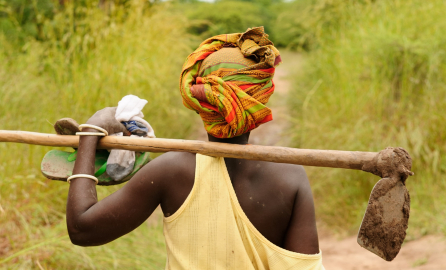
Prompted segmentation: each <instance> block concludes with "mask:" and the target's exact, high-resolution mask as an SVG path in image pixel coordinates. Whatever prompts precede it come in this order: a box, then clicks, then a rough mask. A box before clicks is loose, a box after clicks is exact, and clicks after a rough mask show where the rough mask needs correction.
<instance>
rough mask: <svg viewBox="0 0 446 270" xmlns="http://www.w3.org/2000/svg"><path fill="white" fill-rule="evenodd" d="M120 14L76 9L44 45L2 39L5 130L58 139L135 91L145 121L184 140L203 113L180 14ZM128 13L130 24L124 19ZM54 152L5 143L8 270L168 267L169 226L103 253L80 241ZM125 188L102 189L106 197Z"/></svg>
mask: <svg viewBox="0 0 446 270" xmlns="http://www.w3.org/2000/svg"><path fill="white" fill-rule="evenodd" d="M132 3H133V4H135V6H132V7H131V8H129V9H128V10H127V11H126V12H124V11H123V10H120V9H119V7H116V9H114V10H112V11H113V14H112V15H110V13H107V12H104V11H102V10H100V9H97V8H92V9H85V8H79V9H78V10H76V12H78V13H79V14H81V15H78V16H73V12H72V11H73V7H72V6H68V7H67V8H66V9H65V11H63V10H62V11H60V12H58V13H56V14H55V16H54V18H53V19H51V20H50V19H48V20H45V21H44V26H43V28H42V29H43V30H44V32H43V33H42V35H43V36H44V38H43V41H37V40H35V39H33V38H28V39H27V40H26V42H25V43H20V42H14V41H13V40H10V39H9V38H8V37H7V36H4V35H1V34H0V44H2V45H1V46H0V100H1V102H2V105H1V109H0V129H10V130H27V131H36V132H48V133H53V132H54V131H53V129H52V124H53V123H54V122H55V121H56V120H57V119H58V118H62V117H72V118H74V119H76V120H77V121H78V122H79V123H83V122H85V121H86V120H87V119H88V117H89V116H91V115H92V114H93V113H94V112H95V111H97V110H99V109H101V108H103V107H105V106H113V105H117V102H118V101H119V100H120V99H121V98H122V97H123V96H124V95H127V94H134V95H138V96H139V97H141V98H145V99H147V100H148V104H147V105H146V107H145V108H144V111H143V112H144V114H145V118H146V119H147V120H148V121H149V122H150V123H151V124H152V126H153V127H154V129H155V132H156V135H157V136H158V137H167V138H184V137H186V136H187V135H188V134H189V133H190V132H191V130H192V127H193V124H194V122H193V121H192V120H193V119H194V117H196V116H195V114H194V113H192V112H191V111H189V110H187V109H186V108H184V106H183V105H182V103H181V97H180V93H179V90H178V78H179V74H180V71H181V65H182V63H183V60H184V59H185V57H186V56H187V55H188V53H189V52H190V51H191V50H192V49H191V48H190V46H189V41H190V37H189V36H188V34H186V33H185V32H184V30H183V29H184V28H183V27H182V26H183V25H184V24H185V23H186V22H185V20H184V18H183V17H182V16H181V14H173V13H171V12H169V13H167V12H166V11H165V9H164V8H163V7H150V8H147V7H145V6H143V5H142V4H141V5H139V4H140V3H142V2H138V1H135V2H132ZM124 17H125V18H124ZM50 149H51V148H49V147H41V146H31V145H20V144H5V143H1V144H0V268H1V269H162V268H163V267H164V264H165V248H164V240H163V236H162V228H161V227H160V226H151V225H149V224H148V223H144V224H143V225H141V226H140V227H139V228H138V229H136V230H135V231H133V232H132V233H130V234H128V235H126V236H124V237H122V238H120V239H118V240H116V241H114V242H112V243H110V244H107V245H104V246H101V247H92V248H82V247H77V246H74V245H72V244H71V242H70V240H69V239H68V236H67V231H66V225H65V205H66V197H67V192H68V185H67V184H66V183H63V182H52V181H50V180H47V179H45V178H44V177H43V176H42V175H41V173H40V171H39V168H40V161H41V159H42V157H43V155H44V154H45V152H46V151H48V150H50ZM118 188H119V187H99V188H98V194H99V198H103V197H105V196H106V195H108V194H111V193H112V192H113V191H115V190H117V189H118Z"/></svg>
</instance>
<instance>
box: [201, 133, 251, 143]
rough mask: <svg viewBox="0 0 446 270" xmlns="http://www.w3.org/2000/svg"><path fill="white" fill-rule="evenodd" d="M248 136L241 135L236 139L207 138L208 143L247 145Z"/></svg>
mask: <svg viewBox="0 0 446 270" xmlns="http://www.w3.org/2000/svg"><path fill="white" fill-rule="evenodd" d="M249 134H250V133H249V132H248V133H245V134H242V135H240V136H237V137H233V138H225V139H221V138H215V137H214V136H212V135H210V134H208V138H209V141H210V142H220V143H231V144H248V140H249Z"/></svg>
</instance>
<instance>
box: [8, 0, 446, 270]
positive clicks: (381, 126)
mask: <svg viewBox="0 0 446 270" xmlns="http://www.w3.org/2000/svg"><path fill="white" fill-rule="evenodd" d="M445 13H446V3H445V2H444V1H442V0H430V1H423V0H405V1H403V0H389V1H379V0H374V1H372V0H370V1H368V0H360V1H357V0H356V1H353V0H347V1H346V0H296V1H280V0H261V1H226V0H221V1H215V2H199V1H143V0H99V1H98V0H80V1H74V0H58V1H56V0H32V1H29V0H0V101H1V106H0V129H11V130H30V131H38V132H48V133H51V132H53V131H52V123H54V122H55V121H56V120H57V119H58V118H61V117H68V116H70V117H74V118H76V119H77V120H78V121H79V122H83V121H85V120H86V119H87V118H88V117H89V116H90V115H92V114H93V113H94V112H95V111H96V110H98V109H100V108H102V107H104V106H109V105H110V104H117V102H118V101H119V100H120V98H121V97H122V96H124V95H126V94H130V93H132V94H136V95H139V96H141V97H143V98H145V99H147V100H148V101H149V104H148V105H147V106H146V107H145V109H144V114H145V115H146V118H147V119H149V121H150V123H151V124H152V125H153V126H154V128H155V130H156V131H157V135H158V136H159V137H167V138H187V137H189V136H191V132H192V131H193V129H194V125H195V124H196V122H195V120H194V119H195V114H194V113H193V112H191V111H189V110H187V109H186V108H184V107H183V106H182V104H181V100H180V98H179V95H178V89H177V87H178V86H177V84H178V77H179V73H180V70H181V65H182V62H183V60H184V58H185V57H186V56H187V55H188V53H190V52H191V51H192V50H193V49H194V48H195V47H196V46H197V45H198V44H199V42H200V41H201V40H203V39H204V38H207V37H209V36H212V35H215V34H220V33H228V32H243V31H245V30H246V29H247V28H248V27H253V26H259V25H264V26H265V28H266V30H267V32H268V33H269V34H270V36H271V39H272V40H273V41H274V42H275V44H276V45H277V46H279V47H280V48H282V49H286V50H292V51H296V52H298V53H300V54H302V55H303V58H304V59H305V63H304V68H303V70H302V71H301V72H299V73H297V72H296V76H295V78H294V81H295V82H294V86H295V87H293V89H292V91H291V93H290V98H289V102H288V105H289V106H288V108H287V110H288V111H289V115H290V119H289V121H291V122H292V123H293V124H292V125H291V126H292V128H290V130H288V134H290V136H292V138H293V139H292V146H294V147H301V148H319V149H342V150H358V151H361V150H362V151H365V150H366V151H379V150H381V149H383V148H385V147H387V146H402V147H404V148H406V149H407V150H408V151H409V153H411V155H412V157H413V159H414V164H413V171H415V173H416V175H415V177H411V178H410V179H409V180H408V181H407V186H408V188H409V190H410V192H411V198H412V209H411V210H412V212H411V219H410V224H409V231H408V233H409V234H408V238H407V240H409V241H410V240H411V239H416V238H418V237H420V236H422V235H425V234H438V233H441V234H445V233H446V218H445V217H446V191H445V190H446V181H445V176H446V143H445V140H446V132H445V122H446V113H445V109H444V108H445V107H446V79H445V78H446V52H445V48H446V20H444V14H445ZM284 61H286V59H284ZM48 150H50V148H48V147H40V146H39V147H38V146H30V145H18V144H4V143H3V144H0V268H1V269H163V267H164V263H165V247H164V240H163V236H162V227H161V224H155V225H153V224H149V223H147V224H143V225H141V226H140V227H139V228H138V229H136V230H135V231H133V232H132V233H130V234H128V235H126V236H124V237H122V238H120V239H118V240H116V241H114V242H112V243H110V244H107V245H104V246H100V247H89V248H82V247H77V246H74V245H72V244H71V242H70V241H69V238H68V236H67V232H66V227H65V202H66V196H67V189H68V186H67V185H66V184H65V183H63V182H52V181H50V180H47V179H45V178H44V177H43V176H41V174H40V172H39V166H40V160H41V158H42V157H43V155H44V154H45V152H46V151H48ZM67 150H68V149H67ZM307 172H308V174H309V176H310V179H312V186H313V191H314V196H315V200H316V206H317V208H316V209H317V216H318V220H319V224H323V225H324V227H326V228H328V229H329V230H331V231H332V232H336V233H340V234H352V233H355V230H356V229H357V228H358V226H359V223H360V222H361V219H362V215H363V211H364V209H365V207H366V204H367V200H368V196H369V194H370V190H371V189H372V187H373V185H374V183H375V182H376V180H377V179H376V177H374V176H368V175H366V174H363V173H358V172H349V171H346V170H335V169H313V168H307ZM117 188H119V187H101V188H99V189H98V191H99V196H100V198H103V197H104V196H107V195H108V194H110V193H112V192H113V191H115V190H116V189H117Z"/></svg>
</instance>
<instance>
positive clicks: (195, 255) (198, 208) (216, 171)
mask: <svg viewBox="0 0 446 270" xmlns="http://www.w3.org/2000/svg"><path fill="white" fill-rule="evenodd" d="M164 236H165V239H166V246H167V263H166V269H169V270H182V269H190V270H207V269H211V270H214V269H216V270H220V269H222V270H223V269H234V270H245V269H260V270H267V269H270V270H285V269H296V270H310V269H311V270H316V269H317V270H321V269H322V270H323V269H324V267H323V266H322V254H321V253H319V254H315V255H307V254H300V253H295V252H292V251H289V250H286V249H283V248H280V247H278V246H276V245H274V244H273V243H271V242H270V241H269V240H267V239H266V238H265V237H264V236H263V235H262V234H260V232H259V231H258V230H257V229H256V228H255V227H254V225H252V223H251V222H250V221H249V219H248V217H247V216H246V215H245V213H244V212H243V210H242V208H241V207H240V204H239V203H238V200H237V197H236V194H235V191H234V189H233V187H232V183H231V180H230V179H229V174H228V171H227V169H226V164H225V162H224V159H223V158H215V157H209V156H203V155H199V154H197V165H196V169H195V182H194V186H193V188H192V191H191V192H190V194H189V196H188V197H187V199H186V200H185V201H184V203H183V205H182V206H181V207H180V208H179V209H178V211H177V212H175V214H173V215H172V216H169V217H166V218H164Z"/></svg>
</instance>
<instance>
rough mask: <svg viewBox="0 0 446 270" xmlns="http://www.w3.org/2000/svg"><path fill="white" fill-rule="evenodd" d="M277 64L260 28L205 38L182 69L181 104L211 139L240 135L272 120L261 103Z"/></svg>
mask: <svg viewBox="0 0 446 270" xmlns="http://www.w3.org/2000/svg"><path fill="white" fill-rule="evenodd" d="M279 63H281V58H280V54H279V51H278V50H277V49H276V47H274V45H273V43H272V42H271V41H270V40H269V39H268V35H267V34H266V33H265V32H264V30H263V27H256V28H250V29H248V30H247V31H246V32H245V33H236V34H224V35H218V36H214V37H211V38H209V39H207V40H205V41H204V42H203V43H201V44H200V46H199V47H198V49H196V50H195V51H194V52H193V53H191V54H190V55H189V56H188V57H187V59H186V62H185V63H184V65H183V70H182V72H181V77H180V91H181V95H182V97H183V104H184V105H185V106H186V107H187V108H189V109H191V110H194V111H196V112H197V113H198V114H200V116H201V118H202V119H203V122H204V126H205V128H206V131H207V132H208V133H209V134H211V135H212V136H214V137H217V138H232V137H236V136H240V135H242V134H244V133H246V132H249V131H251V130H252V129H254V128H256V127H258V126H259V125H261V124H263V123H266V122H269V121H271V120H272V119H273V118H272V113H271V110H270V109H269V108H268V107H266V106H265V104H266V103H267V102H268V100H269V97H270V96H271V95H272V93H273V92H274V83H273V81H272V79H273V76H274V71H275V67H276V66H277V65H278V64H279Z"/></svg>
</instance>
